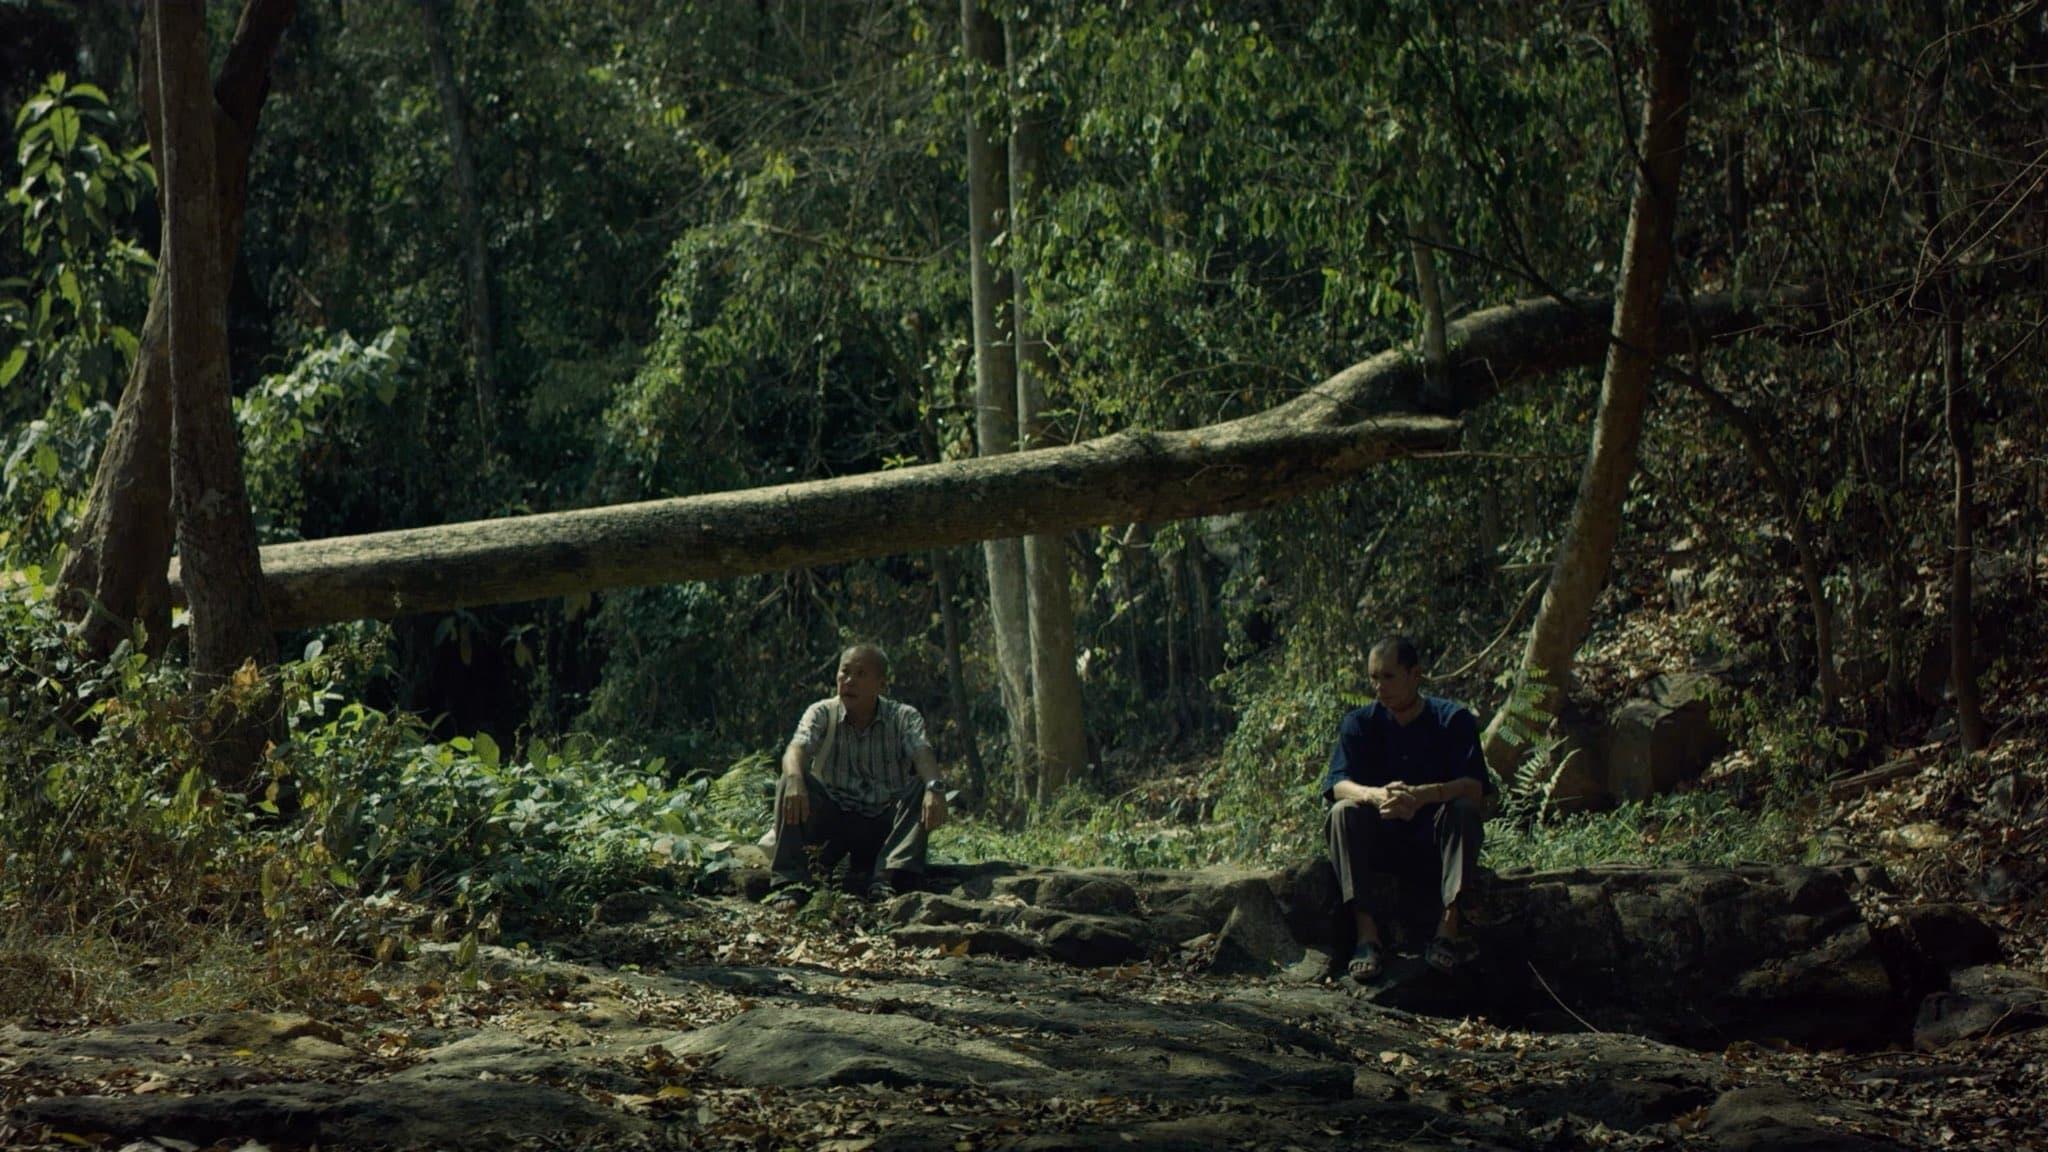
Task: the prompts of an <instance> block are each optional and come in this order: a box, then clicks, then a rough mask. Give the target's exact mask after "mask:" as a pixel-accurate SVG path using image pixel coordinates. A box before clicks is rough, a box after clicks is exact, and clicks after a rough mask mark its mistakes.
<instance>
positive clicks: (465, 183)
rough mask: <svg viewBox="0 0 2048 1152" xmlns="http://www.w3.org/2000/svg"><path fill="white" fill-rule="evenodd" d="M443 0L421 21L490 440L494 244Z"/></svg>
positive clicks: (431, 0)
mask: <svg viewBox="0 0 2048 1152" xmlns="http://www.w3.org/2000/svg"><path fill="white" fill-rule="evenodd" d="M444 3H445V0H419V5H420V26H421V30H422V31H423V32H424V33H425V34H426V41H427V58H428V60H429V61H431V62H432V64H433V68H434V88H435V90H436V92H437V93H438V94H439V95H440V101H441V119H442V122H443V123H444V124H445V125H446V127H447V132H448V153H449V158H450V160H451V161H452V169H453V173H454V177H455V201H456V206H457V209H458V211H459V212H460V214H461V220H462V263H463V272H464V275H465V279H466V280H467V282H468V288H469V316H468V320H469V323H468V334H469V359H470V372H471V373H472V374H473V379H474V380H475V386H476V420H477V428H478V429H479V431H481V432H482V434H483V437H484V440H485V441H486V442H488V441H489V440H490V438H491V425H492V422H493V421H495V420H496V419H497V414H498V396H497V378H498V376H497V354H496V352H495V346H496V331H497V315H496V311H495V309H493V307H492V305H491V263H490V259H491V258H490V248H489V245H488V242H487V241H486V238H485V235H484V210H483V199H482V196H481V193H480V192H479V191H478V188H477V180H476V157H475V153H474V150H473V149H471V147H470V143H469V108H468V102H467V101H465V100H463V98H462V86H461V84H460V83H458V82H457V81H456V79H455V62H454V60H453V58H452V57H451V56H450V55H449V53H448V35H447V32H446V31H445V29H444V28H443V26H442V16H443V15H444V13H443V12H442V5H443V4H444Z"/></svg>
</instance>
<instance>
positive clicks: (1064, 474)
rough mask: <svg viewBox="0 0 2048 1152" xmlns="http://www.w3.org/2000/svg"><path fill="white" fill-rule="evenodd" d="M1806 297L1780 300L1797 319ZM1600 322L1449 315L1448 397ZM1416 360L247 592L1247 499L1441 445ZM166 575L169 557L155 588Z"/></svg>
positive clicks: (639, 579)
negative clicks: (1169, 428) (1174, 420)
mask: <svg viewBox="0 0 2048 1152" xmlns="http://www.w3.org/2000/svg"><path fill="white" fill-rule="evenodd" d="M1817 295H1818V294H1815V296H1816V297H1817ZM1813 303H1814V298H1809V297H1800V298H1796V299H1794V300H1793V301H1792V302H1791V305H1790V307H1791V308H1792V309H1793V310H1794V311H1796V314H1797V315H1798V316H1799V317H1800V318H1801V319H1802V320H1803V318H1804V317H1805V316H1806V315H1808V314H1809V310H1810V309H1811V307H1812V306H1813ZM1666 307H1667V309H1668V310H1669V313H1670V316H1669V319H1668V320H1667V323H1669V324H1672V325H1677V324H1681V323H1684V322H1685V321H1684V319H1682V318H1681V306H1680V305H1679V304H1678V303H1677V302H1675V301H1673V302H1671V303H1669V304H1667V306H1666ZM1760 307H1761V303H1760V302H1758V301H1753V300H1746V299H1743V298H1738V297H1729V296H1718V295H1707V296H1699V297H1696V298H1694V299H1693V300H1692V301H1691V309H1690V317H1691V319H1692V320H1693V322H1694V323H1696V324H1697V325H1698V329H1699V331H1700V333H1701V335H1702V337H1703V338H1707V339H1712V338H1716V337H1724V336H1728V335H1731V334H1738V333H1739V334H1754V333H1755V332H1757V331H1758V330H1759V329H1760V328H1762V327H1764V326H1767V325H1771V324H1773V323H1774V322H1775V321H1776V320H1777V319H1778V318H1781V317H1783V316H1784V315H1785V312H1784V311H1783V310H1781V309H1780V308H1778V307H1775V306H1772V307H1769V308H1768V310H1760ZM1611 320H1612V309H1611V306H1609V305H1607V304H1604V303H1602V302H1597V301H1588V302H1584V303H1578V302H1573V303H1565V302H1560V301H1557V300H1550V299H1543V300H1528V301H1521V302H1518V303H1514V304H1504V305H1501V306H1499V307H1496V308H1489V309H1485V310H1483V311H1479V312H1475V313H1473V314H1472V315H1470V316H1467V317H1465V318H1463V319H1461V320H1458V321H1456V322H1454V323H1453V324H1451V325H1450V331H1449V338H1450V346H1451V371H1450V385H1451V394H1452V398H1453V407H1455V408H1459V409H1462V408H1469V407H1473V406H1476V405H1478V404H1481V403H1484V402H1485V401H1486V400H1487V399H1489V398H1491V397H1492V396H1494V395H1495V394H1497V393H1498V391H1499V390H1500V389H1502V388H1505V387H1510V386H1513V385H1515V384H1517V383H1520V382H1522V381H1525V380H1528V379H1531V378H1535V377H1540V376H1544V375H1547V374H1549V373H1553V372H1556V371H1559V370H1562V369H1565V368H1574V367H1583V366H1585V365H1588V364H1593V363H1597V362H1598V361H1599V359H1600V357H1601V356H1602V355H1603V353H1604V351H1605V349H1606V347H1607V343H1608V329H1609V325H1610V323H1611ZM1425 377H1426V370H1425V369H1424V367H1423V365H1422V362H1421V361H1420V360H1418V359H1416V358H1415V357H1413V356H1411V355H1409V354H1407V353H1406V352H1405V351H1401V350H1393V351H1387V352H1382V353H1380V354H1378V355H1376V356H1374V357H1372V358H1371V359H1368V360H1365V361H1363V362H1361V363H1358V364H1355V365H1352V366H1351V367H1349V368H1346V369H1344V370H1343V371H1341V372H1338V373H1337V374H1336V375H1334V376H1331V377H1330V378H1329V379H1327V380H1325V381H1323V382H1322V383H1320V384H1318V385H1316V386H1314V387H1312V388H1310V389H1308V390H1307V391H1305V392H1303V393H1301V394H1300V395H1298V396H1296V397H1294V398H1293V399H1291V400H1289V401H1287V402H1285V403H1283V404H1280V405H1277V406H1276V407H1273V408H1270V409H1268V410H1266V411H1264V412H1261V413H1258V414H1255V415H1252V416H1247V417H1244V418H1242V419H1239V420H1233V421H1229V422H1227V423H1224V424H1214V425H1209V426H1207V427H1203V428H1197V429H1194V430H1192V431H1187V432H1150V431H1144V430H1132V431H1126V432H1119V433H1117V434H1115V435H1112V436H1106V437H1102V438H1100V439H1096V440H1089V441H1085V442H1083V443H1080V444H1074V445H1069V446H1066V447H1060V448H1047V449H1044V450H1041V451H1037V452H1022V453H1012V454H1009V455H1005V456H997V457H986V458H979V459H974V460H955V461H950V462H948V463H944V464H928V465H921V466H918V467H914V468H901V469H893V470H890V471H887V472H879V473H872V474H869V475H864V476H848V477H841V478H838V479H833V480H817V481H811V482H808V483H804V484H791V485H783V486H779V487H769V488H755V489H748V490H743V491H737V492H718V493H712V494H708V495H703V496H689V497H683V498H679V499H670V500H652V501H645V502H641V503H635V504H615V505H609V506H605V507H599V508H587V509H582V510H578V511H570V512H551V513H544V514H541V515H536V516H513V517H505V518H502V519H497V520H481V521H474V522H470V523H465V524H448V525H441V526H437V527H431V528H411V529H404V530H401V531H395V532H378V533H372V534H369V535H364V536H343V537H335V538H332V539H327V540H308V541H299V542H295V543H290V544H273V545H270V546H268V547H266V548H264V549H263V578H264V599H265V603H266V605H267V606H268V608H269V611H270V614H271V616H270V623H271V626H272V627H273V628H277V629H286V628H305V627H310V626H313V625H316V624H325V623H331V622H334V621H340V620H361V619H387V618H390V617H393V616H400V615H405V614H408V613H415V612H445V611H449V610H451V609H454V608H464V607H474V606H477V605H482V604H506V603H514V602H517V601H522V600H540V599H546V598H548V597H553V596H565V595H570V594H572V593H578V592H597V591H603V590H605V589H608V588H622V587H634V586H643V585H650V584H669V583H675V582H679V581H685V580H714V579H720V578H723V577H727V576H741V575H747V574H750V573H756V572H776V571H782V570H785V569H789V568H801V567H806V566H811V565H818V564H835V563H841V562H844V561H847V560H856V559H863V558H867V557H874V556H889V555H897V554H900V553H905V552H914V551H917V550H920V549H926V548H938V547H947V546H953V545H960V544H971V543H975V542H977V541H982V540H990V539H1000V538H1006V537H1014V536H1018V535H1023V534H1028V533H1034V532H1057V531H1065V530H1071V529H1076V528H1087V527H1097V526H1103V525H1115V524H1138V523H1148V522H1157V521H1165V520H1176V519H1183V518H1186V517H1189V516H1208V515H1218V514H1222V513H1226V512H1234V511H1249V510H1252V509H1257V508H1267V507H1272V506H1274V505H1277V504H1282V503H1285V502H1287V501H1288V500H1292V499H1295V498H1296V497H1299V496H1302V495H1304V494H1306V493H1309V492H1314V491H1319V490H1321V489H1323V488H1327V487H1329V486H1331V485H1333V484H1336V483H1338V482H1339V481H1341V480H1344V479H1346V478H1348V477H1350V476H1353V475H1356V474H1357V473H1359V472H1361V471H1363V470H1364V469H1366V468H1369V467H1372V466H1373V465H1375V464H1378V463H1381V462H1383V461H1386V460H1389V459H1392V458H1396V457H1400V456H1403V455H1407V454H1410V453H1413V452H1418V451H1424V450H1430V449H1438V448H1443V447H1446V446H1448V445H1450V444H1451V443H1452V442H1453V440H1454V438H1455V436H1456V434H1457V427H1458V426H1457V424H1456V422H1455V421H1453V420H1451V419H1448V418H1445V417H1441V416H1417V415H1412V414H1402V411H1401V410H1402V409H1403V408H1404V407H1406V406H1407V405H1409V404H1411V403H1412V400H1411V399H1409V398H1411V397H1414V396H1418V395H1420V393H1421V390H1422V388H1423V386H1424V383H1425ZM877 525H880V526H882V527H883V530H879V531H878V530H877ZM856 529H858V530H856ZM182 591H183V587H182V582H181V578H180V575H179V573H178V572H177V570H176V569H175V568H174V569H173V571H172V592H173V595H174V596H175V595H178V594H180V593H181V592H182Z"/></svg>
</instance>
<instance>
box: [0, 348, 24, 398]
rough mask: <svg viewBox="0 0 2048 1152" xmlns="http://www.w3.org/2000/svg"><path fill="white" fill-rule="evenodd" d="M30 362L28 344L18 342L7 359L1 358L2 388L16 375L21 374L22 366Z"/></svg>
mask: <svg viewBox="0 0 2048 1152" xmlns="http://www.w3.org/2000/svg"><path fill="white" fill-rule="evenodd" d="M27 363H28V345H26V344H18V345H16V346H15V348H14V351H12V352H9V353H8V354H7V359H5V360H0V388H5V387H7V385H8V383H9V382H10V381H12V380H13V379H14V378H15V377H16V376H19V375H21V369H22V366H23V365H25V364H27Z"/></svg>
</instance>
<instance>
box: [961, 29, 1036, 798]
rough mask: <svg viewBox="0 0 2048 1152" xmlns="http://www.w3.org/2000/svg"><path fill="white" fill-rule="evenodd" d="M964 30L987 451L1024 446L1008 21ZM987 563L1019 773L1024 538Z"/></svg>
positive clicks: (1026, 688)
mask: <svg viewBox="0 0 2048 1152" xmlns="http://www.w3.org/2000/svg"><path fill="white" fill-rule="evenodd" d="M960 30H961V37H962V39H963V41H964V43H965V45H966V49H967V63H968V69H969V70H968V78H967V101H968V104H967V202H968V209H967V210H968V236H969V243H968V248H969V251H970V256H969V259H970V260H971V261H972V268H973V293H974V301H973V306H974V431H975V439H976V441H977V442H978V444H979V447H980V453H981V455H983V456H1000V455H1002V454H1004V453H1006V452H1014V451H1015V450H1016V448H1017V357H1016V349H1015V347H1013V346H1012V344H1011V342H1010V337H1009V333H1008V332H1007V331H1006V330H1005V325H1006V323H1007V322H1008V320H1009V319H1010V316H1009V313H1010V297H1011V292H1012V286H1011V281H1010V277H1008V276H1006V275H1004V274H1003V272H1002V268H1001V266H1000V265H998V264H997V262H996V261H994V260H991V259H990V258H989V246H990V245H991V244H992V243H994V241H995V238H996V236H997V235H999V234H1000V233H1001V232H1002V230H1003V214H1004V213H1005V212H1006V211H1007V210H1008V207H1009V200H1010V188H1009V185H1010V181H1009V174H1008V160H1007V158H1006V157H1005V156H1004V144H1003V137H1002V135H1001V134H1000V133H998V132H997V131H995V130H993V129H991V128H990V127H989V126H990V125H991V124H995V123H999V122H1000V121H999V120H997V119H995V118H992V117H991V116H989V115H988V114H987V111H986V110H985V109H983V108H982V107H981V103H982V98H983V93H984V92H986V91H989V90H992V88H991V85H990V84H989V83H988V81H989V80H990V79H991V78H993V77H999V76H1001V75H1002V74H1003V69H1004V57H1003V26H1002V24H1001V23H999V22H998V21H997V20H996V19H995V17H993V16H991V15H989V14H988V13H987V12H986V11H984V10H983V9H982V7H981V5H980V4H979V3H977V2H976V0H960ZM983 554H984V556H985V557H986V559H987V563H988V601H989V619H990V622H991V625H992V627H993V628H994V630H995V638H996V663H997V666H998V669H999V671H1000V673H1001V677H1000V678H1001V681H1002V690H1003V712H1004V713H1005V715H1007V716H1008V718H1009V722H1010V759H1011V763H1012V764H1013V765H1014V766H1015V767H1016V768H1017V770H1018V772H1019V774H1020V777H1021V776H1022V774H1023V773H1025V772H1027V771H1028V770H1029V767H1030V765H1031V764H1032V763H1033V761H1034V760H1035V759H1036V757H1035V755H1034V750H1033V745H1034V743H1035V740H1036V732H1035V724H1034V722H1033V719H1032V715H1033V713H1032V698H1031V609H1030V603H1029V600H1028V598H1027V592H1026V583H1025V577H1024V546H1023V543H1022V541H1019V540H1016V539H997V540H988V541H986V542H985V543H984V544H983Z"/></svg>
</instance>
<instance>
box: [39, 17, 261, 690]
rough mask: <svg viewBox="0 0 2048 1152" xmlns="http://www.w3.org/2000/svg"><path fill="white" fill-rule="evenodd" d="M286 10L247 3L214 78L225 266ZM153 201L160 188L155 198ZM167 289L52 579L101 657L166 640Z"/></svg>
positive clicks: (151, 58) (152, 67) (149, 53)
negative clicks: (132, 638)
mask: <svg viewBox="0 0 2048 1152" xmlns="http://www.w3.org/2000/svg"><path fill="white" fill-rule="evenodd" d="M296 7H297V5H296V3H295V2H294V0H249V3H248V5H247V6H246V7H244V8H243V10H242V19H241V23H240V24H239V25H238V26H237V27H236V29H235V39H234V42H233V43H232V44H231V45H229V47H228V55H227V59H226V60H225V61H224V62H223V63H222V64H221V69H220V75H219V76H218V77H217V78H216V79H215V81H214V85H213V103H214V105H215V108H214V111H213V113H212V119H213V127H214V165H215V173H216V175H215V182H216V187H217V189H218V196H219V200H218V203H219V210H220V221H221V227H220V230H219V243H220V246H221V262H222V267H224V268H232V267H233V266H234V261H235V253H236V250H237V248H238V246H239V242H240V239H241V234H242V212H243V206H244V204H245V203H246V201H247V193H248V181H249V153H250V150H251V148H252V147H253V146H254V144H255V140H256V124H257V119H258V117H259V115H260V114H261V112H262V110H263V100H264V97H265V96H266V95H267V94H268V92H269V87H270V61H271V59H272V57H273V56H275V54H276V52H277V45H278V42H279V41H280V40H281V39H283V36H284V30H285V28H286V26H287V25H289V24H290V23H291V19H292V14H293V11H294V9H295V8H296ZM141 26H142V33H143V35H142V40H143V50H142V52H141V61H140V69H141V71H140V74H139V75H138V77H137V80H138V84H137V87H138V88H139V89H140V91H141V95H142V101H143V109H144V123H145V124H146V125H147V129H148V132H149V134H150V144H151V150H152V152H153V153H154V154H156V155H157V156H159V157H161V155H162V153H163V142H162V140H161V139H160V138H159V137H158V132H159V128H160V125H159V122H158V120H159V117H160V115H161V112H160V111H159V100H158V89H157V64H156V50H155V42H156V38H155V32H154V26H153V22H152V21H150V20H147V19H145V20H143V21H142V25H141ZM161 195H162V192H161V189H160V190H159V198H160V199H161ZM165 216H166V218H168V213H165ZM168 250H169V249H168V246H166V247H165V251H166V252H168ZM169 292H170V281H169V278H168V277H167V276H163V275H159V276H158V277H157V282H156V286H155V289H154V291H153V292H152V293H151V295H150V301H149V315H148V318H147V319H146V320H145V321H144V322H143V327H142V340H141V347H140V349H139V351H138V352H137V354H136V357H135V366H134V367H133V368H132V369H131V370H130V371H129V375H128V385H127V387H126V389H125V390H123V392H122V394H121V402H120V407H119V408H118V409H117V410H116V413H115V417H114V427H113V430H112V432H111V433H110V434H109V436H108V438H107V446H106V449H105V450H104V451H103V452H102V453H101V455H100V463H99V469H98V471H97V472H96V473H95V474H94V477H93V487H92V493H91V495H90V497H89V498H88V500H87V506H86V512H85V516H84V518H83V519H82V520H81V522H80V524H79V527H78V531H77V534H76V535H75V536H74V538H73V539H72V542H71V551H70V553H69V554H68V555H67V556H66V557H65V559H64V566H63V568H62V570H61V572H60V574H59V576H58V588H59V595H60V603H62V604H63V605H64V608H65V612H66V613H67V615H69V616H71V617H72V618H73V619H76V620H80V621H81V622H82V624H83V631H84V635H85V638H86V641H87V642H88V643H89V644H90V645H91V646H92V647H93V649H94V650H95V651H97V652H100V653H102V654H104V653H107V652H110V651H112V650H113V649H114V647H115V646H116V645H118V644H119V643H120V642H121V641H122V640H123V639H125V638H126V637H128V636H129V635H130V634H131V632H132V631H133V630H134V625H135V623H136V622H137V621H139V622H141V624H142V625H143V629H144V632H145V633H146V636H147V641H148V644H149V647H150V648H151V650H152V651H155V650H160V649H161V647H162V645H163V643H164V641H165V639H167V638H168V636H169V634H170V611H171V598H170V589H169V588H168V586H167V585H166V584H165V570H166V567H167V565H168V564H169V562H170V557H171V542H172V535H173V527H172V519H171V379H170V373H171V360H170V332H169V313H168V303H169Z"/></svg>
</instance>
